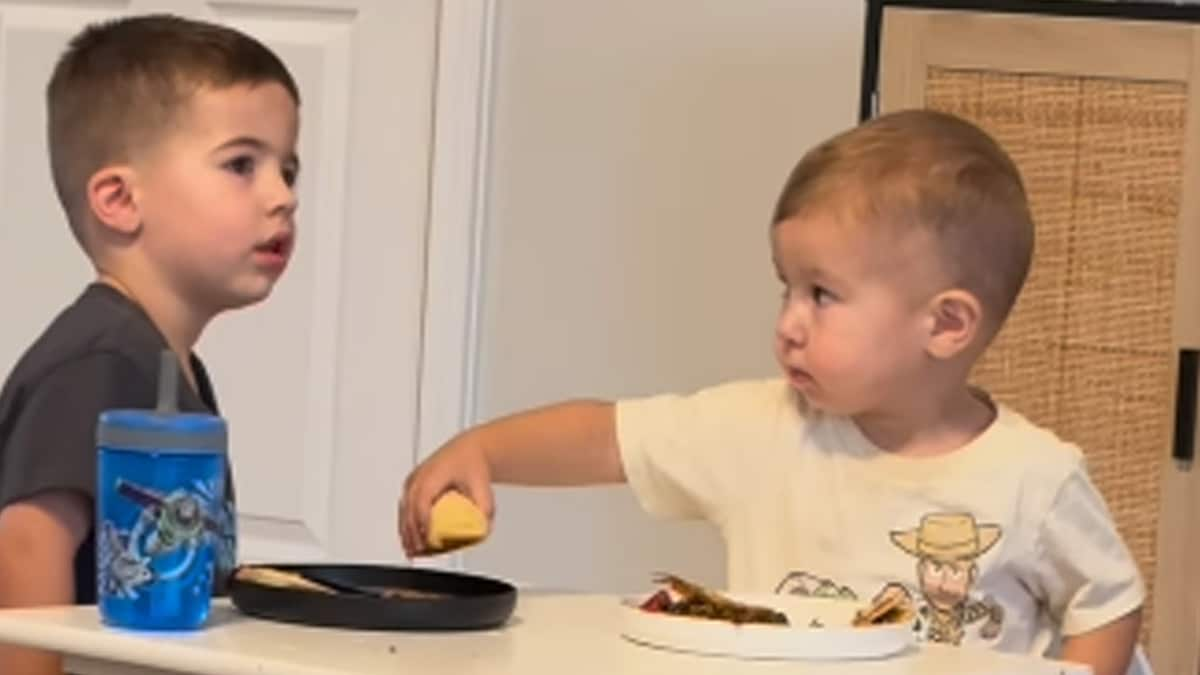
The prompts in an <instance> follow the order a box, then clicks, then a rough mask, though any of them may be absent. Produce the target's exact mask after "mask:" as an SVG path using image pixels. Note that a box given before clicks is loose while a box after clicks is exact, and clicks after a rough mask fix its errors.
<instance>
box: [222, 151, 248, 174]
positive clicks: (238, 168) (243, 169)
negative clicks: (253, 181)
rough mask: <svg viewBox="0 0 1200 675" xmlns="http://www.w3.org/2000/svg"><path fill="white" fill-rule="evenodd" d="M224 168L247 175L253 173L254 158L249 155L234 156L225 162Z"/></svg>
mask: <svg viewBox="0 0 1200 675" xmlns="http://www.w3.org/2000/svg"><path fill="white" fill-rule="evenodd" d="M225 168H226V169H229V170H230V171H232V172H234V173H236V174H237V175H239V176H249V175H250V174H252V173H254V158H253V157H251V156H249V155H241V156H238V157H234V158H233V159H231V160H229V161H228V162H225Z"/></svg>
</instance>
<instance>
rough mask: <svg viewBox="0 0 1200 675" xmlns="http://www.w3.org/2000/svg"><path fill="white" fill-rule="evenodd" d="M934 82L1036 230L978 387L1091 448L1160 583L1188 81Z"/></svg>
mask: <svg viewBox="0 0 1200 675" xmlns="http://www.w3.org/2000/svg"><path fill="white" fill-rule="evenodd" d="M927 77H928V79H927V81H926V105H927V106H928V107H930V108H934V109H938V110H944V111H947V112H952V113H956V114H958V115H961V116H963V117H965V118H967V119H970V120H972V121H974V122H976V123H977V124H979V125H980V126H982V127H983V128H985V129H987V130H988V131H989V132H991V133H992V134H994V135H995V136H996V137H997V139H998V140H999V141H1000V142H1001V144H1002V145H1003V146H1004V147H1005V149H1007V150H1008V151H1009V152H1010V153H1011V154H1012V156H1013V159H1014V160H1015V161H1016V162H1017V164H1018V165H1019V166H1020V168H1021V172H1022V175H1023V177H1024V179H1025V183H1026V187H1027V189H1028V190H1029V193H1030V200H1031V202H1032V207H1033V213H1034V218H1035V222H1036V224H1037V250H1036V252H1035V255H1034V263H1033V268H1032V270H1031V272H1030V277H1029V280H1028V282H1027V284H1026V287H1025V290H1024V291H1023V295H1022V297H1021V299H1020V301H1019V302H1018V304H1017V306H1016V308H1015V309H1014V311H1013V314H1012V315H1011V317H1010V320H1009V323H1008V325H1007V326H1006V327H1005V328H1004V330H1003V331H1002V332H1001V335H1000V336H999V337H998V339H997V341H996V343H995V344H994V346H993V347H992V348H991V350H990V351H989V353H988V354H987V355H986V356H985V358H984V359H983V360H982V361H981V362H980V364H979V366H978V368H977V369H976V372H975V381H976V382H977V383H978V384H979V385H981V386H983V387H984V388H986V389H988V390H989V391H990V392H991V393H992V394H993V395H994V396H995V397H996V398H997V399H999V400H1001V401H1004V402H1005V403H1007V404H1009V405H1011V406H1012V407H1014V408H1016V409H1017V410H1019V411H1020V412H1022V413H1023V414H1025V415H1026V416H1028V417H1029V418H1031V419H1032V420H1033V421H1035V422H1037V423H1038V424H1041V425H1043V426H1046V427H1048V428H1050V429H1052V430H1054V431H1055V432H1057V433H1058V434H1059V435H1061V436H1062V437H1064V438H1065V439H1067V440H1069V441H1072V442H1075V443H1078V444H1079V445H1080V446H1082V448H1083V449H1084V451H1085V452H1086V454H1087V456H1088V464H1089V468H1090V470H1091V472H1092V476H1093V478H1094V479H1095V481H1096V483H1097V485H1098V486H1099V488H1100V490H1101V491H1102V492H1103V494H1104V497H1105V499H1106V500H1107V501H1108V504H1109V506H1110V508H1111V509H1112V511H1113V515H1114V517H1115V518H1116V521H1117V523H1118V525H1119V527H1120V530H1121V533H1122V534H1123V535H1124V537H1125V539H1126V541H1127V542H1128V544H1129V546H1130V548H1131V549H1132V550H1133V553H1134V555H1135V556H1136V557H1137V560H1138V563H1139V565H1140V566H1141V570H1142V573H1143V574H1144V576H1145V578H1146V582H1147V585H1148V586H1150V587H1151V590H1152V587H1153V582H1154V572H1155V556H1156V533H1157V532H1156V531H1157V521H1158V509H1159V490H1160V480H1161V477H1160V472H1161V468H1162V462H1163V461H1164V459H1165V458H1166V457H1167V454H1168V452H1167V448H1168V439H1169V438H1170V433H1171V428H1172V424H1173V421H1174V406H1173V401H1172V400H1171V392H1172V378H1173V377H1174V372H1175V371H1174V355H1173V351H1172V339H1171V317H1172V311H1173V308H1174V297H1175V283H1174V282H1175V255H1176V223H1177V218H1178V215H1179V199H1180V189H1181V174H1182V170H1183V146H1184V142H1183V141H1184V119H1185V111H1186V104H1187V98H1186V94H1187V92H1186V89H1185V86H1184V85H1183V84H1180V83H1164V82H1143V81H1124V80H1113V79H1099V78H1085V77H1072V76H1045V75H1020V74H1013V73H999V72H987V71H978V70H949V69H941V68H931V69H930V70H929V71H928V73H927ZM1146 610H1147V617H1146V618H1145V619H1144V623H1143V625H1144V626H1146V627H1148V626H1149V625H1150V621H1149V616H1148V615H1149V612H1150V611H1152V610H1151V608H1150V607H1149V606H1148V607H1147V608H1146ZM1145 630H1147V629H1144V631H1145ZM1143 637H1144V638H1148V634H1147V635H1144V636H1143Z"/></svg>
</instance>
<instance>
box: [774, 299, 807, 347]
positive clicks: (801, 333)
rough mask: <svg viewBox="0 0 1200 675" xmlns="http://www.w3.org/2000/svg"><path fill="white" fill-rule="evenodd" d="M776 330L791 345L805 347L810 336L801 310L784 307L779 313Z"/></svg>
mask: <svg viewBox="0 0 1200 675" xmlns="http://www.w3.org/2000/svg"><path fill="white" fill-rule="evenodd" d="M775 332H776V333H777V334H778V335H779V337H780V339H781V340H783V341H784V342H786V343H787V344H788V345H789V346H794V347H803V346H804V343H805V341H806V340H807V338H808V330H807V328H806V326H805V323H804V318H803V317H802V316H800V312H797V311H794V310H788V309H786V308H785V309H784V310H783V311H782V312H780V313H779V320H778V321H776V323H775Z"/></svg>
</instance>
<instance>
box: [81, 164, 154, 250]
mask: <svg viewBox="0 0 1200 675" xmlns="http://www.w3.org/2000/svg"><path fill="white" fill-rule="evenodd" d="M134 179H135V173H134V171H133V168H132V167H129V166H125V165H114V166H106V167H103V168H102V169H100V170H99V171H97V172H96V173H94V174H92V177H91V178H90V179H88V182H87V201H88V209H89V210H90V211H91V212H92V215H93V216H95V218H96V221H97V222H98V223H99V224H100V227H101V228H103V229H105V230H108V231H109V232H111V233H114V234H122V235H127V236H129V235H134V234H137V231H138V230H139V229H140V228H141V226H142V216H141V212H140V210H139V209H138V203H137V200H136V199H134V192H133V189H134Z"/></svg>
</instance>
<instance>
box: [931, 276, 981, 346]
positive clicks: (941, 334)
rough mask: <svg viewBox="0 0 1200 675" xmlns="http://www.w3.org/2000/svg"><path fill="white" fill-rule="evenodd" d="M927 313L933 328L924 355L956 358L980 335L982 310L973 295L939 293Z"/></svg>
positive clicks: (961, 292) (953, 290) (960, 292)
mask: <svg viewBox="0 0 1200 675" xmlns="http://www.w3.org/2000/svg"><path fill="white" fill-rule="evenodd" d="M929 311H930V316H931V319H932V320H931V321H930V325H931V326H932V328H931V329H930V332H929V342H928V345H927V347H926V351H928V352H929V354H930V355H931V356H933V357H935V358H939V359H949V358H953V357H954V356H957V355H958V354H960V353H962V352H963V350H965V349H967V348H968V347H970V346H971V343H973V342H974V341H975V338H976V337H977V336H978V335H979V332H980V324H981V323H982V321H983V306H982V305H981V304H980V302H979V299H978V298H976V297H975V295H974V294H972V293H969V292H967V291H964V290H962V289H957V288H956V289H952V290H949V291H945V292H943V293H939V294H938V295H937V296H936V297H935V298H934V299H933V300H932V301H931V302H930V304H929Z"/></svg>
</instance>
